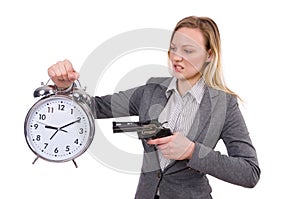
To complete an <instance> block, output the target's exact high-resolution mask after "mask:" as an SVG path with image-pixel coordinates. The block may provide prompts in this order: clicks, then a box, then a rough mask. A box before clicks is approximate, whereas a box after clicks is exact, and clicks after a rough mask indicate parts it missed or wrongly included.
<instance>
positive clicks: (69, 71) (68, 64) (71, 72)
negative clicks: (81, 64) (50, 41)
mask: <svg viewBox="0 0 300 199" xmlns="http://www.w3.org/2000/svg"><path fill="white" fill-rule="evenodd" d="M64 67H65V70H66V71H67V75H68V80H69V81H71V82H73V81H75V80H77V79H78V78H79V73H77V72H76V71H75V70H74V68H73V65H72V63H71V62H70V61H69V60H67V59H66V60H64Z"/></svg>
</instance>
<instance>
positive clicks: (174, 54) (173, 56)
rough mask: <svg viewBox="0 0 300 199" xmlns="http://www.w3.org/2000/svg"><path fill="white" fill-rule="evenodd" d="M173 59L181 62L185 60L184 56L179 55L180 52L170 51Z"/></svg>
mask: <svg viewBox="0 0 300 199" xmlns="http://www.w3.org/2000/svg"><path fill="white" fill-rule="evenodd" d="M170 57H171V60H173V61H175V62H180V61H182V60H183V57H182V56H181V55H179V54H178V53H170Z"/></svg>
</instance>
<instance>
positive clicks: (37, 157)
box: [32, 156, 39, 164]
mask: <svg viewBox="0 0 300 199" xmlns="http://www.w3.org/2000/svg"><path fill="white" fill-rule="evenodd" d="M38 159H39V156H36V158H35V159H34V160H33V162H32V164H34V163H35V162H36V161H37V160H38Z"/></svg>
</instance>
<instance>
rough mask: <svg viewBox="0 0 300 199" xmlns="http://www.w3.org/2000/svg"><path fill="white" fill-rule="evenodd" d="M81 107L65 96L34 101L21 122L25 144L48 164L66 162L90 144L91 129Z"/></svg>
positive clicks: (91, 126)
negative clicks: (23, 127)
mask: <svg viewBox="0 0 300 199" xmlns="http://www.w3.org/2000/svg"><path fill="white" fill-rule="evenodd" d="M92 119H93V118H91V115H89V114H88V112H87V111H86V109H85V108H84V104H80V103H78V102H74V101H73V100H72V99H70V98H67V97H59V96H58V97H49V98H46V99H44V100H41V101H39V102H37V103H36V104H35V105H34V106H33V107H32V108H31V109H30V111H29V112H28V114H27V117H26V122H25V136H26V139H27V143H28V145H29V146H30V148H31V149H32V151H33V152H34V153H36V154H37V155H38V156H39V157H42V158H44V159H46V160H49V161H57V162H62V161H68V160H72V159H74V158H76V157H78V156H79V155H81V154H82V153H83V152H84V151H85V150H86V149H87V148H88V146H89V145H90V143H91V141H92V138H93V135H94V127H93V125H92Z"/></svg>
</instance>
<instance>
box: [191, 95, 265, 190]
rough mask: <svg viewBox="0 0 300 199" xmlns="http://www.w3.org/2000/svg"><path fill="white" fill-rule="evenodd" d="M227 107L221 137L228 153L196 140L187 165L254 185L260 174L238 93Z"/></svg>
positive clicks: (237, 181)
mask: <svg viewBox="0 0 300 199" xmlns="http://www.w3.org/2000/svg"><path fill="white" fill-rule="evenodd" d="M227 107H228V108H227V112H226V119H225V123H224V126H223V129H222V132H221V137H220V138H221V139H222V140H223V141H224V143H225V145H226V148H227V153H228V155H223V154H221V153H220V152H218V151H214V150H213V149H211V148H209V147H207V146H204V145H203V144H201V143H196V144H195V150H194V153H193V156H192V159H191V160H190V161H189V163H188V166H189V167H191V168H192V169H195V170H197V171H200V172H203V173H206V174H209V175H212V176H214V177H216V178H219V179H221V180H224V181H226V182H229V183H232V184H236V185H240V186H243V187H248V188H252V187H254V186H255V185H256V184H257V182H258V180H259V177H260V168H259V165H258V160H257V155H256V151H255V148H254V147H253V145H252V142H251V139H250V136H249V133H248V130H247V127H246V124H245V122H244V119H243V116H242V114H241V112H240V110H239V107H238V103H237V100H236V98H235V97H233V96H230V97H229V100H228V106H227Z"/></svg>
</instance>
